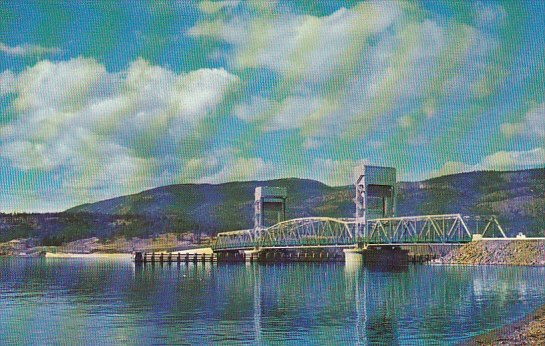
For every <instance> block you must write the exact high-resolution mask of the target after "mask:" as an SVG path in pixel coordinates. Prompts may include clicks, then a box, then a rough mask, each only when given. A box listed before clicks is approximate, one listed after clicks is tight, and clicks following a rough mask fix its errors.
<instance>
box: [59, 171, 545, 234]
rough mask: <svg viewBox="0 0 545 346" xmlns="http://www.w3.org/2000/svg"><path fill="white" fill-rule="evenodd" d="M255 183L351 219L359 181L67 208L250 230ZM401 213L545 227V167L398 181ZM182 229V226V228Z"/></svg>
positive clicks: (192, 190)
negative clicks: (495, 218)
mask: <svg viewBox="0 0 545 346" xmlns="http://www.w3.org/2000/svg"><path fill="white" fill-rule="evenodd" d="M256 186H280V187H286V188H287V189H288V202H287V217H288V218H295V217H305V216H331V217H352V216H353V212H354V204H353V201H352V200H353V194H354V193H353V187H352V186H342V187H330V186H327V185H325V184H322V183H320V182H317V181H314V180H308V179H295V178H290V179H278V180H269V181H250V182H232V183H225V184H218V185H211V184H179V185H170V186H164V187H159V188H155V189H151V190H147V191H143V192H140V193H137V194H134V195H129V196H122V197H117V198H113V199H109V200H105V201H100V202H96V203H91V204H84V205H80V206H77V207H74V208H71V209H69V210H67V211H66V213H90V214H109V215H112V214H114V215H143V216H146V215H148V216H152V215H153V216H163V217H166V218H179V219H181V220H185V221H187V227H190V225H193V226H191V227H194V225H198V227H199V228H200V229H205V230H210V231H212V232H217V231H219V230H235V229H244V228H250V227H251V226H252V223H253V193H254V189H255V187H256ZM397 188H398V194H397V197H398V198H397V214H398V215H400V216H402V215H424V214H443V213H462V214H466V215H479V214H486V215H488V214H495V215H497V216H498V218H499V220H500V222H501V223H502V225H504V226H505V228H506V229H508V230H509V232H510V233H511V234H516V233H518V232H524V233H529V234H531V233H533V234H541V235H543V232H544V230H545V169H531V170H523V171H514V172H497V171H482V172H471V173H460V174H454V175H448V176H442V177H439V178H433V179H429V180H425V181H422V182H401V183H398V185H397ZM182 227H183V226H182Z"/></svg>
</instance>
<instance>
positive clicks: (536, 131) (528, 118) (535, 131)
mask: <svg viewBox="0 0 545 346" xmlns="http://www.w3.org/2000/svg"><path fill="white" fill-rule="evenodd" d="M501 132H502V133H503V134H504V135H505V136H507V137H511V136H514V135H525V136H528V137H536V138H539V139H545V103H541V104H539V105H537V106H535V107H533V108H531V109H530V110H528V112H527V113H526V115H525V116H524V119H523V120H522V121H521V122H516V123H504V124H502V125H501Z"/></svg>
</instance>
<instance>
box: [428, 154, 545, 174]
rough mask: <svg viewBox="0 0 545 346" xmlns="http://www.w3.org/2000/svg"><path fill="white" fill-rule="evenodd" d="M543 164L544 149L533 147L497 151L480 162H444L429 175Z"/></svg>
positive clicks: (499, 169) (544, 160) (544, 161)
mask: <svg viewBox="0 0 545 346" xmlns="http://www.w3.org/2000/svg"><path fill="white" fill-rule="evenodd" d="M543 166H545V149H543V148H534V149H531V150H526V151H498V152H496V153H494V154H491V155H488V156H485V157H484V158H483V159H482V160H481V162H479V163H477V164H474V165H471V164H467V163H463V162H453V161H449V162H446V163H445V164H444V165H443V166H442V167H441V168H440V169H439V170H437V171H434V172H432V173H431V176H441V175H447V174H455V173H461V172H473V171H484V170H497V171H504V170H519V169H528V168H536V167H543Z"/></svg>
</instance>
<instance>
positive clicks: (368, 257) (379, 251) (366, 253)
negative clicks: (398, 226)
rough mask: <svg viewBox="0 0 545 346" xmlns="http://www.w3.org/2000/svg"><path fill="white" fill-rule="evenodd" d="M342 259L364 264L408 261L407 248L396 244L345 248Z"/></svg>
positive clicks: (402, 262) (389, 263)
mask: <svg viewBox="0 0 545 346" xmlns="http://www.w3.org/2000/svg"><path fill="white" fill-rule="evenodd" d="M343 252H344V259H345V262H346V263H350V264H354V263H366V264H385V265H392V264H395V265H397V264H406V263H408V262H409V250H406V249H402V248H401V247H400V246H397V245H381V246H366V247H356V248H351V249H345V250H343Z"/></svg>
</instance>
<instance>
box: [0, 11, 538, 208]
mask: <svg viewBox="0 0 545 346" xmlns="http://www.w3.org/2000/svg"><path fill="white" fill-rule="evenodd" d="M0 17H1V18H2V20H1V21H0V114H1V118H0V189H1V191H0V211H4V212H11V211H56V210H63V209H65V208H68V207H70V206H73V205H76V204H79V203H85V202H92V201H96V200H100V199H104V198H109V197H113V196H117V195H122V194H128V193H135V192H138V191H141V190H143V189H147V188H152V187H155V186H161V185H167V184H174V183H189V182H192V183H195V182H209V183H221V182H226V181H234V180H250V179H252V180H253V179H270V178H280V177H302V178H312V179H318V180H320V181H323V182H325V183H327V184H330V185H344V184H350V183H351V181H352V171H353V167H354V166H355V165H357V164H359V163H362V162H367V163H372V164H379V165H391V166H395V167H397V168H398V177H399V179H401V180H420V179H425V178H429V177H433V176H439V175H443V174H450V173H456V172H465V171H474V170H490V169H492V170H512V169H523V168H529V167H543V166H544V165H545V29H544V28H545V3H544V2H542V1H520V2H518V1H517V2H515V1H505V2H493V1H485V2H459V3H456V4H452V3H451V2H450V1H444V2H441V1H423V2H402V1H342V2H341V1H339V2H337V1H320V2H318V3H312V2H307V1H278V2H277V1H267V2H263V1H216V2H210V1H202V2H197V1H195V2H189V1H178V2H174V1H172V2H155V1H150V2H147V1H142V2H137V1H125V2H123V1H116V2H113V1H111V2H110V1H109V2H92V3H90V2H78V1H71V2H61V1H52V2H50V1H44V2H25V1H13V2H2V3H1V4H0Z"/></svg>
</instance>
